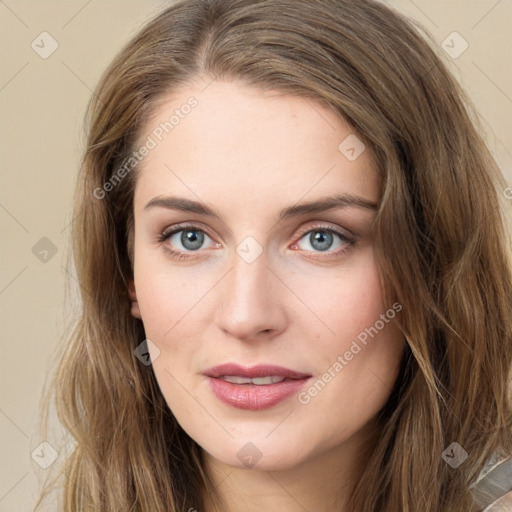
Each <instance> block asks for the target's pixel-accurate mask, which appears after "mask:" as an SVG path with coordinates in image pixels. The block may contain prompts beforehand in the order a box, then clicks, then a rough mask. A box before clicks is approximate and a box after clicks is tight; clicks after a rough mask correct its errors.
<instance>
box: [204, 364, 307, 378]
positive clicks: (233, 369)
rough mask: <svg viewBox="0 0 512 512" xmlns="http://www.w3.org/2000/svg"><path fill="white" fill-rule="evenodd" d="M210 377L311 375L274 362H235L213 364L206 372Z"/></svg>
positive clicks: (290, 376) (302, 376) (294, 376)
mask: <svg viewBox="0 0 512 512" xmlns="http://www.w3.org/2000/svg"><path fill="white" fill-rule="evenodd" d="M204 374H205V375H207V376H208V377H222V376H223V375H230V376H237V377H247V378H250V379H252V378H255V377H269V376H278V377H285V378H288V379H304V378H306V377H311V375H309V374H307V373H301V372H296V371H294V370H290V369H289V368H283V367H282V366H276V365H273V364H259V365H256V366H251V367H247V366H241V365H239V364H235V363H225V364H221V365H219V366H213V367H212V368H209V369H208V370H206V371H205V372H204Z"/></svg>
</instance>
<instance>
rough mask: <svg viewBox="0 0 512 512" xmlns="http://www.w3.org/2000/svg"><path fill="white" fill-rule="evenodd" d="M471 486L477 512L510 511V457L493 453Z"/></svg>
mask: <svg viewBox="0 0 512 512" xmlns="http://www.w3.org/2000/svg"><path fill="white" fill-rule="evenodd" d="M472 488H473V494H474V496H475V503H476V505H477V507H478V508H477V510H478V511H479V512H512V457H506V456H504V455H503V454H501V453H498V452H496V453H495V454H493V456H492V457H491V458H490V459H489V460H488V461H487V463H486V465H485V466H484V468H483V469H482V471H481V472H480V474H479V476H478V478H477V480H476V482H475V484H474V485H473V486H472Z"/></svg>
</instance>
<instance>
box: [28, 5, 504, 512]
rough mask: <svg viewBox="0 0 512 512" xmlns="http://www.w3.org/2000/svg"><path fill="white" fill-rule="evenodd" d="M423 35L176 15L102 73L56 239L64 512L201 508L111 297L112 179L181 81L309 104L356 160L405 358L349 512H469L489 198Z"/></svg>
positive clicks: (126, 250) (492, 197)
mask: <svg viewBox="0 0 512 512" xmlns="http://www.w3.org/2000/svg"><path fill="white" fill-rule="evenodd" d="M429 38H430V36H429V35H428V34H427V33H426V32H424V31H423V29H422V27H421V26H419V25H418V24H416V23H414V22H412V21H410V20H408V19H406V18H404V17H403V16H402V15H401V14H399V13H397V12H395V11H394V10H392V9H391V8H389V7H388V6H386V5H383V4H381V3H378V2H376V1H372V0H361V1H357V2H354V1H351V0H183V1H180V2H178V3H175V4H173V5H171V6H170V7H168V8H167V9H166V10H164V11H163V12H162V13H161V14H159V15H158V16H157V17H156V18H155V19H153V20H152V21H150V22H149V23H148V24H147V25H146V26H145V27H144V28H143V29H142V30H141V31H140V33H138V34H137V35H136V36H135V37H134V38H133V39H132V40H131V41H130V42H129V43H128V44H127V45H126V46H125V47H124V49H123V50H122V51H121V52H120V53H119V54H118V55H117V56H116V58H115V59H114V60H113V62H112V63H111V65H110V66H109V68H108V69H107V70H106V72H105V73H104V75H103V77H102V78H101V80H100V82H99V84H98V85H97V87H96V90H95V93H94V95H93V96H92V98H91V101H90V104H89V109H88V115H87V125H86V129H87V134H88V140H87V147H86V150H85V153H84V156H83V161H82V165H81V169H80V174H79V182H78V185H77V189H76V196H75V212H74V221H73V230H72V231H73V252H74V262H75V267H76V273H77V280H78V282H79V283H80V291H81V299H82V309H81V312H80V315H79V318H78V321H77V323H76V325H75V326H74V328H73V330H72V333H71V334H70V336H69V339H67V340H66V344H65V345H64V346H63V355H62V358H61V361H60V363H59V366H58V369H57V372H56V375H55V378H54V380H53V381H52V388H51V389H52V390H53V391H54V392H55V404H56V408H57V411H58V414H59V418H60V421H61V422H62V424H63V425H64V427H65V428H66V430H67V431H68V432H69V433H70V435H71V436H72V438H73V439H74V441H75V444H74V447H73V449H72V450H70V453H69V454H67V455H66V456H64V455H63V454H61V455H60V456H59V459H58V461H59V460H60V462H62V464H61V465H60V469H59V473H57V474H58V475H60V476H64V479H63V481H62V482H61V484H62V487H63V491H64V492H63V498H62V503H63V510H65V511H66V512H69V511H85V510H87V511H89V510H94V511H95V512H100V511H113V510H123V511H128V510H130V511H133V512H136V511H148V512H164V511H166V512H169V511H172V512H177V511H188V510H190V509H199V510H201V507H202V504H203V501H202V496H205V493H208V494H209V495H211V496H215V493H216V491H215V488H214V486H213V484H212V482H211V481H210V478H209V476H208V475H207V474H206V472H205V471H204V465H203V462H204V460H203V456H202V450H201V448H200V447H199V446H198V444H197V443H196V442H195V441H194V440H193V439H191V438H190V437H189V436H188V435H187V434H186V433H185V432H184V431H183V430H182V429H181V427H180V426H179V425H178V423H177V421H176V420H175V418H174V416H173V414H172V412H171V411H170V410H169V408H168V406H167V405H166V403H165V400H164V398H163V396H162V394H161V392H160V389H159V387H158V383H157V381H156V379H155V376H154V374H153V371H152V368H151V365H149V366H146V365H144V364H141V362H140V361H139V360H138V359H137V358H136V357H135V355H134V350H135V349H136V348H137V346H139V345H140V343H141V342H142V341H143V340H144V339H145V335H144V329H143V325H142V322H141V321H140V320H137V319H135V318H134V317H132V316H131V314H130V302H129V297H128V293H127V282H128V280H129V279H130V278H131V277H132V262H131V252H132V247H133V231H132V227H133V212H132V210H133V190H134V184H135V181H136V176H137V168H136V166H134V167H133V168H125V172H123V173H122V179H118V178H119V177H120V173H119V169H120V168H122V166H123V164H124V163H125V162H126V161H127V160H128V159H129V158H130V157H131V155H132V154H133V151H134V150H136V149H137V143H138V142H139V141H138V138H139V137H140V136H141V134H140V129H141V126H142V124H143V123H144V121H145V120H147V119H148V118H149V117H150V116H151V115H152V114H153V113H154V112H155V109H156V108H157V107H158V104H159V101H160V100H161V99H162V98H163V97H164V96H165V95H166V94H168V93H169V92H170V91H173V90H175V89H177V88H182V87H186V85H187V83H189V81H190V80H192V79H193V78H194V77H197V76H199V75H201V76H207V77H210V78H211V79H219V80H236V81H240V82H241V83H244V84H246V85H250V86H253V87H257V88H260V89H265V90H267V89H273V90H280V91H283V92H284V93H287V94H296V95H300V96H302V97H305V98H308V99H311V100H313V101H317V102H320V103H322V104H324V105H327V106H328V107H329V108H331V109H332V110H333V111H334V112H336V113H337V114H339V115H340V117H342V118H343V119H344V120H346V121H348V122H349V123H350V124H351V125H352V127H353V129H354V130H355V131H356V133H357V134H358V137H359V138H360V139H361V140H362V141H364V144H365V145H366V147H367V148H369V149H370V150H371V151H372V153H373V155H374V158H375V161H376V163H377V165H378V169H379V172H380V176H381V183H382V197H381V202H380V205H379V210H378V214H377V218H376V221H375V234H376V235H375V244H376V250H377V256H378V264H379V269H380V273H381V280H382V289H383V293H384V299H385V300H386V301H389V303H393V302H394V301H398V302H399V303H400V304H401V305H402V306H403V310H402V313H401V316H400V318H399V319H397V322H398V325H399V326H400V329H401V330H402V331H403V334H404V336H405V339H406V340H407V346H406V351H405V355H404V359H403V363H402V368H401V372H400V375H399V378H398V380H397V382H396V385H395V388H394V389H393V392H392V393H391V395H390V397H389V400H388V402H387V404H386V406H385V407H384V408H383V409H382V411H381V413H380V414H379V421H380V425H381V430H380V432H379V434H378V440H377V441H376V447H375V450H374V451H373V452H372V453H371V456H370V457H369V459H368V461H367V463H366V467H365V468H364V472H363V476H362V478H361V479H360V480H359V482H358V483H357V485H356V486H355V488H354V490H353V493H352V495H351V497H350V503H349V508H348V509H349V510H353V511H357V512H397V511H404V512H413V511H417V510H422V511H423V512H448V511H449V512H468V511H469V510H472V507H473V504H474V503H475V500H476V501H477V497H475V496H474V495H473V493H472V491H471V489H470V486H471V484H472V483H474V482H475V479H476V477H477V476H478V474H479V472H480V470H481V469H482V468H483V466H484V464H485V461H486V460H487V459H488V458H489V457H490V456H491V455H492V454H493V453H495V452H496V450H499V449H501V450H502V451H504V453H506V454H508V455H512V436H511V433H512V406H511V397H510V388H509V384H510V382H511V369H512V323H511V316H512V315H511V312H512V307H511V302H512V269H511V260H510V252H509V250H510V241H509V240H508V239H507V230H506V229H505V222H506V220H505V219H504V215H503V213H502V211H503V208H502V206H503V205H501V204H500V197H503V194H502V191H503V189H504V187H505V186H506V185H505V184H504V180H503V176H502V175H501V173H500V170H499V168H498V166H497V164H496V162H495V161H494V159H493V158H492V156H491V154H490V152H489V150H488V149H487V148H486V146H485V144H484V142H483V138H482V136H481V133H482V132H483V130H482V127H481V126H480V124H479V121H478V116H477V115H476V113H475V111H474V108H473V106H472V104H471V102H470V100H469V99H468V98H467V97H466V95H465V93H464V91H463V90H462V89H461V87H460V86H459V84H458V83H457V82H456V81H455V80H454V78H453V77H452V76H451V74H450V73H449V71H448V69H447V66H446V64H445V63H444V62H443V58H442V57H440V52H439V51H436V50H434V49H433V43H434V42H433V41H432V40H431V39H429ZM199 108H200V106H199ZM116 176H117V178H116ZM114 178H115V179H114ZM107 183H110V184H111V185H110V186H106V185H105V184H107ZM500 191H501V192H500ZM46 400H47V401H49V400H50V399H49V397H48V398H47V399H46ZM46 403H47V402H45V407H47V405H46ZM44 424H46V423H44ZM452 442H457V443H458V444H459V445H460V446H461V447H462V448H463V449H464V450H465V452H467V454H468V458H467V459H466V460H465V461H464V462H463V463H462V464H461V465H460V466H459V467H458V468H453V467H451V466H450V465H449V464H447V463H446V462H445V460H444V459H443V457H442V453H443V450H445V449H446V448H447V446H449V445H450V444H451V443H452ZM56 482H57V479H55V480H54V482H53V483H56ZM50 487H51V485H50V482H48V483H47V489H45V492H44V493H42V495H41V497H40V501H39V503H42V501H43V495H44V494H46V493H47V492H49V490H50ZM39 503H38V505H39ZM36 508H37V507H36Z"/></svg>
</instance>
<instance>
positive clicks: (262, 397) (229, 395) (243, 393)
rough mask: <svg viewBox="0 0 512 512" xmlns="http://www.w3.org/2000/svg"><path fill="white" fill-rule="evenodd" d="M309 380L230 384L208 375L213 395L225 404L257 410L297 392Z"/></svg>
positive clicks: (275, 403) (268, 406)
mask: <svg viewBox="0 0 512 512" xmlns="http://www.w3.org/2000/svg"><path fill="white" fill-rule="evenodd" d="M308 380H309V377H307V378H304V379H290V380H283V381H282V382H276V383H275V384H268V385H264V386H257V385H256V384H232V383H231V382H227V381H225V380H223V379H219V378H214V377H208V381H209V383H210V387H211V389H212V391H213V393H214V395H215V396H216V397H217V398H218V399H219V400H221V401H222V402H224V403H225V404H228V405H231V406H232V407H236V408H237V409H247V410H250V411H259V410H261V409H268V408H270V407H273V406H274V405H277V404H278V403H280V402H282V401H283V400H286V399H287V398H289V397H290V396H292V395H294V394H296V393H298V392H299V391H300V390H301V389H302V388H303V387H304V385H305V384H306V382H307V381H308Z"/></svg>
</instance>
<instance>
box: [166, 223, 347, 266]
mask: <svg viewBox="0 0 512 512" xmlns="http://www.w3.org/2000/svg"><path fill="white" fill-rule="evenodd" d="M185 230H189V231H199V232H201V233H204V234H205V235H207V236H209V237H210V238H212V237H211V236H210V235H209V234H208V233H207V232H206V231H205V230H204V229H201V228H200V227H198V226H195V225H194V224H183V225H178V226H175V227H174V228H173V229H172V231H167V230H164V231H163V232H162V233H160V234H159V235H158V237H157V241H158V242H159V243H163V242H165V241H166V240H168V239H169V238H170V237H171V236H173V235H175V234H176V233H180V232H181V231H185ZM315 231H324V232H327V233H332V234H334V235H337V236H338V237H339V238H340V239H341V240H342V241H343V242H346V243H347V244H348V247H343V248H341V249H337V250H335V251H324V252H321V251H307V252H312V253H313V254H329V256H327V257H324V256H320V257H318V256H313V257H312V259H315V260H327V259H331V258H332V257H336V256H339V255H341V254H343V253H345V252H347V251H348V250H349V249H350V248H351V247H352V246H353V245H354V244H355V243H356V240H355V238H352V237H350V236H348V235H346V234H345V233H341V232H340V231H338V230H337V229H334V228H332V227H328V226H325V225H317V226H312V227H308V229H306V230H304V231H302V232H300V233H299V238H298V239H297V242H299V241H300V240H301V239H302V238H304V235H307V234H308V233H311V232H315ZM212 239H213V238H212ZM297 242H294V244H293V245H295V244H296V243H297ZM164 249H165V250H166V251H167V252H168V253H169V254H170V256H171V257H172V258H174V259H177V260H189V259H191V258H195V257H196V256H194V255H193V253H194V252H199V251H190V253H185V252H183V251H177V250H175V249H171V248H170V247H168V246H165V247H164Z"/></svg>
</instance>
